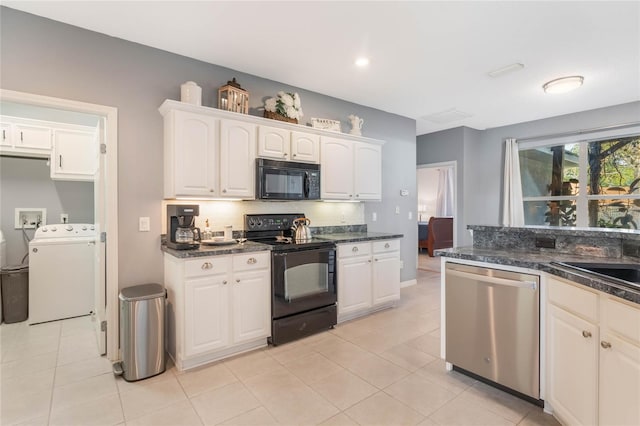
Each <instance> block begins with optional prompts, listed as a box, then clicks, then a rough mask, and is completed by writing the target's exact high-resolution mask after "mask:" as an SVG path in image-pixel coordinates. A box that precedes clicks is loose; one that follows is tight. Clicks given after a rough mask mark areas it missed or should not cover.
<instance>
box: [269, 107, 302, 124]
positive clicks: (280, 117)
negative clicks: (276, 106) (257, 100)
mask: <svg viewBox="0 0 640 426" xmlns="http://www.w3.org/2000/svg"><path fill="white" fill-rule="evenodd" d="M264 118H270V119H271V120H279V121H286V122H287V123H293V124H298V119H297V118H289V117H285V116H284V115H280V114H278V113H277V112H273V111H267V110H264Z"/></svg>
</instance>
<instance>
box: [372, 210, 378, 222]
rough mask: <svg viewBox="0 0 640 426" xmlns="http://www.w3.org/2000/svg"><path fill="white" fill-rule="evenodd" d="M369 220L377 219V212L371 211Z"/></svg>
mask: <svg viewBox="0 0 640 426" xmlns="http://www.w3.org/2000/svg"><path fill="white" fill-rule="evenodd" d="M371 220H372V221H374V222H375V221H376V220H378V214H377V213H376V212H373V213H371Z"/></svg>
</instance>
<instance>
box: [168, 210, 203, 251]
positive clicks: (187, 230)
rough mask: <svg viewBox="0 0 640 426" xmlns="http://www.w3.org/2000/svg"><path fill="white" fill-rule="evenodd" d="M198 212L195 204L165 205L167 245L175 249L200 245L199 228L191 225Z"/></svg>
mask: <svg viewBox="0 0 640 426" xmlns="http://www.w3.org/2000/svg"><path fill="white" fill-rule="evenodd" d="M199 213H200V206H198V205H197V204H168V205H167V247H169V248H172V249H176V250H190V249H196V248H198V247H200V243H199V241H200V228H196V227H195V226H193V225H194V224H195V220H196V216H198V214H199Z"/></svg>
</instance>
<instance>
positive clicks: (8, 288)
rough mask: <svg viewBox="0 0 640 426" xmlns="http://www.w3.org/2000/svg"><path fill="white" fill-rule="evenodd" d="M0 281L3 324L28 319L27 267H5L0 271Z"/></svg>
mask: <svg viewBox="0 0 640 426" xmlns="http://www.w3.org/2000/svg"><path fill="white" fill-rule="evenodd" d="M0 280H1V281H2V285H1V287H2V316H3V317H4V322H6V323H7V324H11V323H14V322H21V321H26V320H27V318H29V266H27V265H12V266H5V267H4V268H2V269H0Z"/></svg>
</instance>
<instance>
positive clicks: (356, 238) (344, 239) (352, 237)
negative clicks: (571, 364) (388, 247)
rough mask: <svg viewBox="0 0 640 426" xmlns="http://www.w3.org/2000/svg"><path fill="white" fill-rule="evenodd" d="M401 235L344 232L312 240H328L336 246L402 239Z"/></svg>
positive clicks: (324, 235)
mask: <svg viewBox="0 0 640 426" xmlns="http://www.w3.org/2000/svg"><path fill="white" fill-rule="evenodd" d="M403 236H404V235H403V234H386V233H384V232H345V233H336V234H319V235H314V238H318V239H319V240H330V241H334V242H335V243H336V244H341V243H358V242H362V241H375V240H392V239H395V238H402V237H403Z"/></svg>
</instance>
